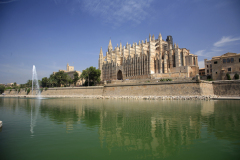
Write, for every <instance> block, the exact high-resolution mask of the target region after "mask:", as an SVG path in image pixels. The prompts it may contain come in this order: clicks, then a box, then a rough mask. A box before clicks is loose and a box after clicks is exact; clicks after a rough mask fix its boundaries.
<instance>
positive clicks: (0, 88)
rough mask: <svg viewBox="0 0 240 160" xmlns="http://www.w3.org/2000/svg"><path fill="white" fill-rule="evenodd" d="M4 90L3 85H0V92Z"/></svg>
mask: <svg viewBox="0 0 240 160" xmlns="http://www.w3.org/2000/svg"><path fill="white" fill-rule="evenodd" d="M4 90H5V86H4V85H0V94H2V93H3V92H4Z"/></svg>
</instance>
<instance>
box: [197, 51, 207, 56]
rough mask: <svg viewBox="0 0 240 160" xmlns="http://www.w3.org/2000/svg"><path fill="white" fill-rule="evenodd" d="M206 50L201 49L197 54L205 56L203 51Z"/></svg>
mask: <svg viewBox="0 0 240 160" xmlns="http://www.w3.org/2000/svg"><path fill="white" fill-rule="evenodd" d="M204 51H205V50H199V51H197V52H196V53H195V54H196V55H198V56H204V55H203V53H204Z"/></svg>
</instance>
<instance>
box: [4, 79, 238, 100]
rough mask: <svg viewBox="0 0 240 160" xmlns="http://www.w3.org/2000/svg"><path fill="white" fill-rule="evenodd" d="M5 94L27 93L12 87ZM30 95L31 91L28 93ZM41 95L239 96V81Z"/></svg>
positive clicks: (63, 90) (86, 89)
mask: <svg viewBox="0 0 240 160" xmlns="http://www.w3.org/2000/svg"><path fill="white" fill-rule="evenodd" d="M5 94H6V95H27V92H25V90H21V91H20V92H19V93H18V91H15V90H13V89H12V91H11V92H10V91H9V90H6V91H5ZM34 94H35V93H34ZM29 95H32V92H30V93H29ZM41 95H46V96H47V95H53V96H54V95H73V96H74V95H75V96H214V95H217V96H240V81H239V80H238V81H236V80H235V81H214V82H206V81H204V82H174V81H172V82H156V83H141V84H140V83H139V84H136V83H133V84H130V83H129V84H124V85H121V84H108V85H106V86H94V87H66V88H64V87H63V88H49V89H47V90H46V91H45V90H43V91H42V93H41Z"/></svg>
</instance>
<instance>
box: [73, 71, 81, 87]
mask: <svg viewBox="0 0 240 160" xmlns="http://www.w3.org/2000/svg"><path fill="white" fill-rule="evenodd" d="M73 76H74V78H73V80H72V81H73V83H74V85H75V86H76V83H77V81H78V80H79V79H80V77H79V74H78V73H77V72H75V73H74V75H73Z"/></svg>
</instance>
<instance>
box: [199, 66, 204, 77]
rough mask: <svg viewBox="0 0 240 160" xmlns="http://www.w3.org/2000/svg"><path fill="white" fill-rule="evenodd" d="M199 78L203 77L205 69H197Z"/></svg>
mask: <svg viewBox="0 0 240 160" xmlns="http://www.w3.org/2000/svg"><path fill="white" fill-rule="evenodd" d="M199 76H205V68H200V69H199Z"/></svg>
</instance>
